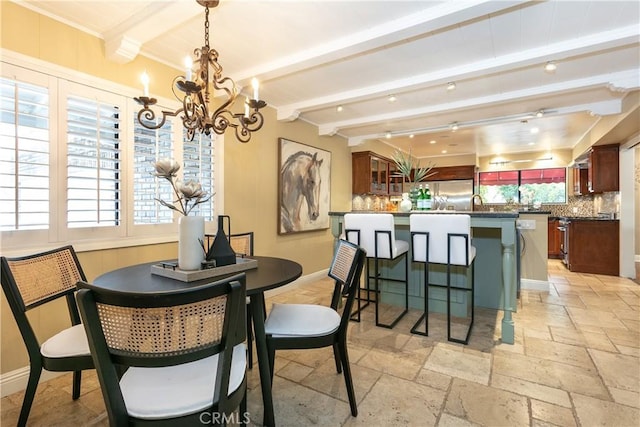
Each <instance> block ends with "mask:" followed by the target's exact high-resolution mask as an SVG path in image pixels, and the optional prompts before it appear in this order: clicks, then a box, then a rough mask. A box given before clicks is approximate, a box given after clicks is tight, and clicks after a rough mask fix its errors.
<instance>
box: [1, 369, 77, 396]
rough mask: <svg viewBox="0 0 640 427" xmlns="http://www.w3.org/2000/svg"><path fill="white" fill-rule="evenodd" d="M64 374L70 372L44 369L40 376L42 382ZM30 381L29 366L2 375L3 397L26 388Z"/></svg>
mask: <svg viewBox="0 0 640 427" xmlns="http://www.w3.org/2000/svg"><path fill="white" fill-rule="evenodd" d="M64 374H68V372H51V371H45V370H43V371H42V375H41V376H40V382H44V381H48V380H51V379H53V378H56V377H59V376H60V375H64ZM28 381H29V367H28V366H25V367H23V368H19V369H16V370H15V371H10V372H7V373H4V374H2V375H1V376H0V395H1V397H5V396H8V395H10V394H13V393H17V392H19V391H22V390H24V389H25V388H27V382H28Z"/></svg>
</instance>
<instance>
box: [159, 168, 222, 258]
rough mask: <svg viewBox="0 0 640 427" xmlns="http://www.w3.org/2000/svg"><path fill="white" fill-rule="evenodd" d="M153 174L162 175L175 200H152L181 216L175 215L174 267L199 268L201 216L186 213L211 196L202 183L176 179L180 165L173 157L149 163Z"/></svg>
mask: <svg viewBox="0 0 640 427" xmlns="http://www.w3.org/2000/svg"><path fill="white" fill-rule="evenodd" d="M153 167H154V169H155V172H154V175H155V176H156V177H158V178H164V179H166V180H167V181H168V182H169V184H170V185H171V188H172V189H173V193H174V194H175V196H176V199H175V201H172V202H167V201H164V200H162V199H157V198H156V200H157V201H158V202H159V203H160V204H161V205H162V206H165V207H167V208H169V209H171V210H174V211H177V212H179V213H180V214H182V216H180V218H179V219H178V268H180V270H200V268H201V264H202V261H204V247H203V243H202V242H203V241H204V217H201V216H197V215H194V216H189V213H190V212H191V211H192V210H193V208H195V207H196V206H197V205H199V204H200V203H205V202H208V201H209V200H210V199H211V196H209V195H207V193H206V192H205V191H203V190H202V185H201V184H200V183H198V182H196V181H193V180H190V181H187V182H183V181H182V180H180V179H178V171H179V170H180V165H179V164H178V162H176V161H175V160H173V159H162V160H159V161H157V162H155V163H154V164H153Z"/></svg>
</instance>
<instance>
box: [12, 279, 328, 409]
mask: <svg viewBox="0 0 640 427" xmlns="http://www.w3.org/2000/svg"><path fill="white" fill-rule="evenodd" d="M328 272H329V269H328V268H327V269H324V270H320V271H316V272H315V273H311V274H307V275H305V276H301V277H299V278H298V279H296V280H294V281H293V282H291V283H289V284H288V285H285V286H281V287H279V288H276V289H272V290H270V291H266V292H265V297H272V296H275V295H278V294H281V293H283V292H287V291H290V290H291V289H295V288H300V287H303V286H307V285H309V284H311V283H315V282H317V281H318V280H320V279H324V278H325V277H327V273H328ZM66 373H67V372H50V371H45V370H43V371H42V375H41V376H40V382H44V381H48V380H50V379H53V378H55V377H58V376H60V375H64V374H66ZM28 380H29V367H28V366H25V367H23V368H19V369H16V370H14V371H10V372H7V373H5V374H2V375H0V394H1V397H5V396H8V395H10V394H13V393H17V392H19V391H22V390H24V389H25V388H27V381H28Z"/></svg>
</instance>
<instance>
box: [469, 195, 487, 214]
mask: <svg viewBox="0 0 640 427" xmlns="http://www.w3.org/2000/svg"><path fill="white" fill-rule="evenodd" d="M476 198H477V199H478V200H480V203H478V204H479V205H480V206H482V205H483V204H484V200H482V196H481V195H479V194H474V195H473V196H471V210H472V211H474V210H475V205H476Z"/></svg>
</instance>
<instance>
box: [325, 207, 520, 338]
mask: <svg viewBox="0 0 640 427" xmlns="http://www.w3.org/2000/svg"><path fill="white" fill-rule="evenodd" d="M356 212H357V213H391V214H393V215H394V221H395V225H396V239H400V240H405V241H407V242H410V240H411V238H410V233H409V215H411V214H421V215H438V214H451V213H454V214H455V213H457V214H467V215H470V216H471V228H472V233H473V238H472V244H473V245H474V246H475V247H476V250H477V252H476V259H475V298H474V304H475V305H476V306H479V307H486V308H492V309H496V310H502V311H503V317H502V328H501V330H502V342H503V343H506V344H513V343H514V321H513V317H512V313H513V312H515V311H516V308H517V303H516V295H517V263H516V260H517V258H516V242H517V239H516V236H517V233H516V220H517V219H518V216H519V215H518V213H517V212H465V211H463V212H457V211H426V212H425V211H421V212H410V213H404V212H382V211H376V212H366V211H354V213H356ZM346 213H349V212H329V217H330V218H331V233H332V234H333V236H334V237H335V238H336V239H338V238H339V237H340V236H341V234H342V231H343V218H344V214H346ZM409 257H411V253H409ZM410 259H411V258H410ZM396 264H399V263H396ZM387 268H388V269H389V271H390V273H391V275H393V274H397V273H396V272H395V271H394V270H398V269H401V268H404V265H402V266H399V265H393V263H388V264H387ZM410 268H411V271H410V279H409V280H410V282H409V306H410V307H413V308H420V307H422V305H423V302H422V301H423V300H424V285H423V283H422V280H421V279H420V278H421V277H422V272H421V268H422V267H421V265H420V264H419V263H410ZM431 271H433V276H434V277H436V280H437V277H438V275H440V276H442V271H438V268H437V266H436V267H431V269H430V272H431ZM380 291H381V298H382V299H383V300H384V301H385V302H388V303H391V304H396V305H401V304H402V303H401V302H400V301H401V295H400V294H401V292H402V291H401V290H400V289H398V288H396V287H394V284H393V283H391V282H389V283H384V284H383V285H382V286H381V288H380ZM459 302H460V303H461V304H462V303H463V301H459ZM443 304H444V302H443V298H438V295H437V294H435V295H432V298H430V299H429V305H430V307H435V309H436V310H437V311H444V305H443Z"/></svg>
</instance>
